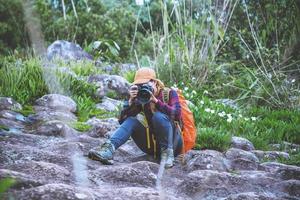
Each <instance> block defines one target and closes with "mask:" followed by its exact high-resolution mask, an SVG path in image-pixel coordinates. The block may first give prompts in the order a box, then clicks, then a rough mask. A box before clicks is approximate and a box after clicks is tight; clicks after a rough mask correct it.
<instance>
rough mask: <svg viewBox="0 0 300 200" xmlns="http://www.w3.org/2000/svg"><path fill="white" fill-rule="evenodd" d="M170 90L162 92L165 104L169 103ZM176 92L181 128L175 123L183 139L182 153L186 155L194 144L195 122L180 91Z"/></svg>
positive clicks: (166, 89)
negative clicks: (179, 107)
mask: <svg viewBox="0 0 300 200" xmlns="http://www.w3.org/2000/svg"><path fill="white" fill-rule="evenodd" d="M170 90H171V89H170V88H165V89H164V90H163V101H164V102H165V103H168V102H169V98H170ZM173 90H175V91H176V92H177V95H178V98H179V103H180V106H181V124H182V126H181V128H180V126H179V124H178V122H177V123H176V124H177V126H178V128H179V129H180V130H181V136H182V139H183V148H182V152H183V153H186V152H187V151H188V150H190V149H192V148H193V147H194V146H195V143H196V135H197V129H196V126H195V120H194V116H193V113H192V111H191V110H190V109H189V107H188V104H187V101H186V99H185V97H184V96H183V94H182V92H181V90H179V89H174V88H173Z"/></svg>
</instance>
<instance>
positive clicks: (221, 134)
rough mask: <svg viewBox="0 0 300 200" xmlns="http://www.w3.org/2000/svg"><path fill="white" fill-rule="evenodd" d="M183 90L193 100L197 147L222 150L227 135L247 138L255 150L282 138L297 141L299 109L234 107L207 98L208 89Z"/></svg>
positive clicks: (299, 133)
mask: <svg viewBox="0 0 300 200" xmlns="http://www.w3.org/2000/svg"><path fill="white" fill-rule="evenodd" d="M183 92H184V95H185V96H186V98H187V99H189V100H191V101H192V102H193V103H194V104H195V106H194V107H193V108H192V110H193V113H194V117H195V121H196V124H197V127H198V139H197V143H198V145H197V148H208V147H209V148H212V149H216V150H226V147H228V145H227V141H228V138H227V137H228V135H232V136H240V137H244V138H247V139H249V140H250V141H251V142H252V143H253V145H254V147H255V148H256V149H259V150H271V149H270V144H275V143H277V144H280V143H282V142H283V141H287V142H291V143H296V144H300V132H299V130H300V118H299V116H300V111H297V110H290V109H279V110H274V109H273V110H272V109H269V108H264V107H260V108H255V107H254V108H251V107H250V108H244V109H241V108H240V109H238V110H235V109H233V108H231V107H228V106H225V105H223V104H221V103H218V102H216V101H214V100H212V99H211V98H209V92H193V91H192V90H191V89H190V88H187V87H186V88H184V89H183ZM193 94H194V95H193Z"/></svg>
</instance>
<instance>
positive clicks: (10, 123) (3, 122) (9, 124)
mask: <svg viewBox="0 0 300 200" xmlns="http://www.w3.org/2000/svg"><path fill="white" fill-rule="evenodd" d="M0 126H3V127H6V128H7V129H10V128H13V129H23V128H24V124H23V123H22V122H19V121H16V120H11V119H4V118H0Z"/></svg>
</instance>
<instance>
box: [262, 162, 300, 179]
mask: <svg viewBox="0 0 300 200" xmlns="http://www.w3.org/2000/svg"><path fill="white" fill-rule="evenodd" d="M261 166H262V167H263V168H264V170H265V171H268V172H272V173H274V174H277V175H278V176H280V177H281V178H282V179H284V180H289V179H296V180H300V167H297V166H293V165H285V164H282V163H276V162H265V163H262V164H261Z"/></svg>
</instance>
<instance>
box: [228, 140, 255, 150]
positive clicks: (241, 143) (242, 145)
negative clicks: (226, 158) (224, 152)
mask: <svg viewBox="0 0 300 200" xmlns="http://www.w3.org/2000/svg"><path fill="white" fill-rule="evenodd" d="M231 147H233V148H237V149H243V150H245V151H252V150H254V149H255V148H254V146H253V144H252V143H251V142H250V141H249V140H247V139H245V138H241V137H232V139H231Z"/></svg>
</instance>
